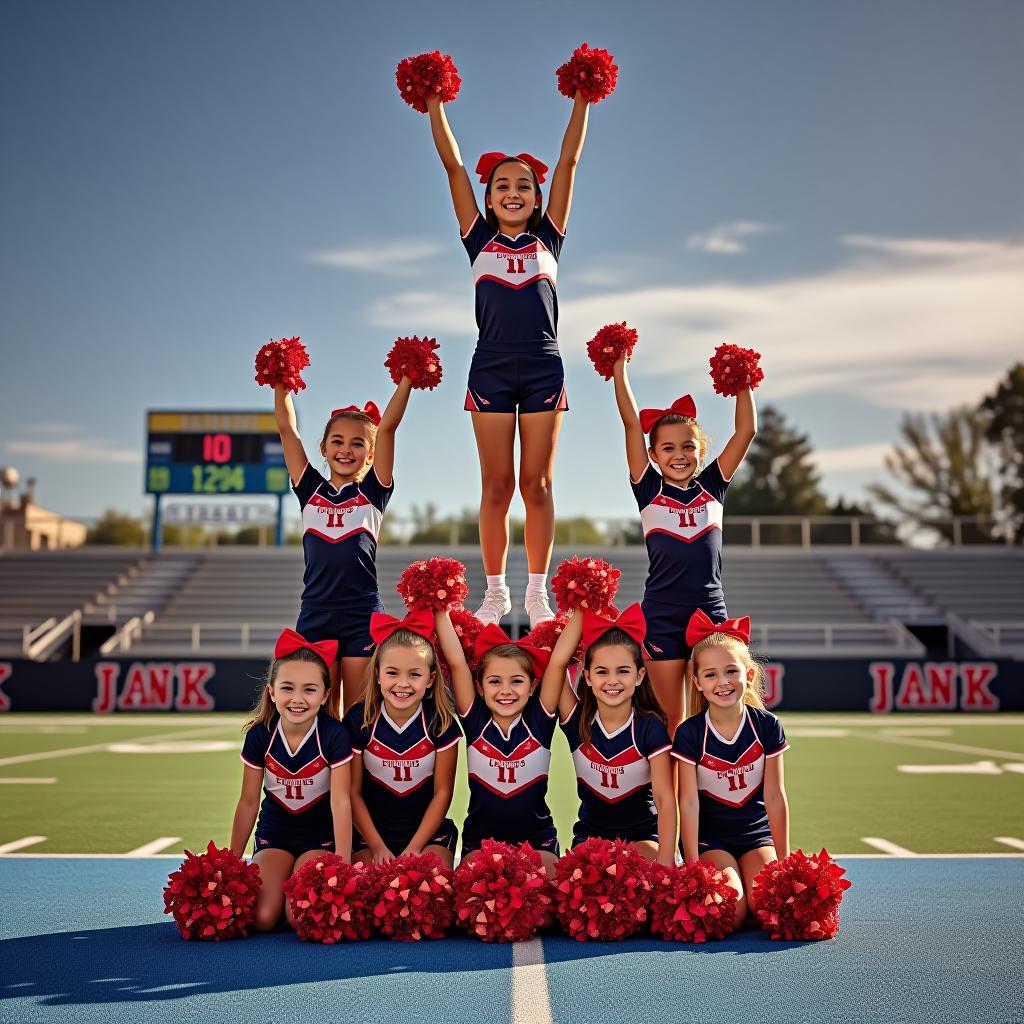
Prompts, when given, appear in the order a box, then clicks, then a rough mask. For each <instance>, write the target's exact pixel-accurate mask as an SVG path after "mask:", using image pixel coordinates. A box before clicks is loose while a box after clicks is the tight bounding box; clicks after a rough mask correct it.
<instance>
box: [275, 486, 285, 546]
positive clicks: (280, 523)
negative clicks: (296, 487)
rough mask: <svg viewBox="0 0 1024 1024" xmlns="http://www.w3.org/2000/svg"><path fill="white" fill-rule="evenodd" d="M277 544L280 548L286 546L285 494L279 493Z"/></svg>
mask: <svg viewBox="0 0 1024 1024" xmlns="http://www.w3.org/2000/svg"><path fill="white" fill-rule="evenodd" d="M276 541H277V546H278V547H279V548H283V547H284V495H283V494H279V495H278V496H277V533H276Z"/></svg>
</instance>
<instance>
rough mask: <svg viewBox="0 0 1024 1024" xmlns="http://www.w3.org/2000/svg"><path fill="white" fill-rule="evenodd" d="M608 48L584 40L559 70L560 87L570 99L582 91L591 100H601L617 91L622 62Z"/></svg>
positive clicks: (583, 95) (562, 92) (584, 96)
mask: <svg viewBox="0 0 1024 1024" xmlns="http://www.w3.org/2000/svg"><path fill="white" fill-rule="evenodd" d="M614 59H615V58H614V57H612V55H611V54H610V53H609V52H608V51H607V50H599V49H593V48H591V47H589V46H587V44H586V43H583V44H582V45H581V46H577V47H576V49H575V50H573V52H572V56H571V57H570V58H569V59H568V60H567V61H566V62H565V63H564V64H563V65H562V66H561V67H560V68H559V69H558V70H557V71H556V72H555V74H556V75H557V76H558V91H559V92H560V93H561V94H562V95H563V96H568V97H569V99H571V100H572V99H575V98H576V93H579V94H580V95H581V96H582V97H583V98H584V99H585V100H586V101H587V102H588V103H600V102H601V100H603V99H604V98H605V97H606V96H610V95H611V94H612V93H613V92H614V91H615V85H616V83H617V82H618V80H619V66H618V65H617V64H615V63H613V61H614Z"/></svg>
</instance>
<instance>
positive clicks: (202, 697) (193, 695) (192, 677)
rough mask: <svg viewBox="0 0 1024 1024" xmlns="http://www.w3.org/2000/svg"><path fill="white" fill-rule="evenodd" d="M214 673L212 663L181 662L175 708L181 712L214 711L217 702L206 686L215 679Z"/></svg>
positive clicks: (179, 664)
mask: <svg viewBox="0 0 1024 1024" xmlns="http://www.w3.org/2000/svg"><path fill="white" fill-rule="evenodd" d="M213 672H214V668H213V662H211V661H179V662H178V695H177V697H176V698H175V701H174V706H175V707H176V708H177V709H178V710H179V711H212V710H213V709H214V704H215V702H214V699H213V698H212V697H211V696H210V695H209V694H208V693H207V692H206V684H207V683H208V682H209V681H210V680H211V679H212V678H213Z"/></svg>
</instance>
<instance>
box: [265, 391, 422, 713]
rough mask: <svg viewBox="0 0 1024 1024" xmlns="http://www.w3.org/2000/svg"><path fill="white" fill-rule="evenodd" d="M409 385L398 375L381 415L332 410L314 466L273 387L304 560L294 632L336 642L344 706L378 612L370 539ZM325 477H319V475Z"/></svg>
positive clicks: (365, 660) (369, 408)
mask: <svg viewBox="0 0 1024 1024" xmlns="http://www.w3.org/2000/svg"><path fill="white" fill-rule="evenodd" d="M411 389H412V385H411V383H410V381H409V378H408V377H403V378H402V379H401V381H400V382H399V384H398V386H397V387H396V388H395V393H394V395H392V397H391V401H390V402H388V405H387V408H386V409H385V410H384V414H383V415H381V414H380V412H379V410H378V409H377V406H376V405H374V404H373V402H367V403H366V405H365V406H363V408H362V409H360V408H357V407H356V406H354V405H350V406H346V407H345V408H342V409H335V410H333V412H332V413H331V416H330V419H329V420H328V421H327V425H326V426H325V427H324V432H323V437H322V438H321V440H320V455H321V456H322V458H323V465H324V472H323V473H321V472H319V471H318V470H317V469H316V468H314V466H313V464H312V463H311V462H310V461H309V458H308V456H307V455H306V450H305V448H304V447H303V444H302V438H301V437H299V431H298V427H297V424H296V419H295V405H294V404H293V402H292V396H291V394H290V393H289V392H288V391H287V390H286V389H285V388H283V387H278V388H275V389H274V416H275V419H276V420H277V429H278V432H279V433H280V435H281V446H282V448H283V449H284V458H285V463H286V465H287V466H288V473H289V475H290V476H291V480H292V489H293V490H294V491H295V495H296V497H297V498H298V499H299V505H300V506H301V508H302V550H303V555H304V557H305V561H306V571H305V575H304V576H303V583H304V587H303V591H302V602H301V606H300V610H299V619H298V622H297V623H296V627H295V628H296V629H297V630H298V631H299V632H300V633H301V634H302V635H303V636H304V637H306V638H308V639H310V640H314V641H316V640H336V641H337V642H338V656H339V661H340V677H341V681H342V686H343V689H344V707H345V708H348V707H350V706H351V705H352V704H353V702H354V701H355V700H356V698H357V697H358V696H359V694H360V692H361V689H362V683H363V676H364V675H365V673H366V669H367V667H368V665H369V662H370V656H371V654H372V653H373V647H374V643H373V638H372V637H371V636H370V616H371V615H372V614H373V613H374V612H383V611H384V605H383V603H382V602H381V599H380V592H379V590H378V587H377V566H376V563H375V558H376V555H377V538H378V536H379V535H380V529H381V523H382V521H383V518H384V510H385V509H386V508H387V505H388V502H389V501H390V500H391V495H392V494H393V493H394V489H395V485H394V481H393V479H392V468H393V466H394V461H395V432H396V431H397V430H398V425H399V424H400V423H401V422H402V417H403V416H404V415H405V410H406V406H407V405H408V403H409V394H410V391H411ZM325 474H326V475H325ZM338 677H339V670H338V668H337V666H336V667H335V668H334V669H333V670H332V675H331V679H332V687H331V709H332V711H333V713H334V714H335V715H337V713H338V704H339V696H340V694H339V687H338Z"/></svg>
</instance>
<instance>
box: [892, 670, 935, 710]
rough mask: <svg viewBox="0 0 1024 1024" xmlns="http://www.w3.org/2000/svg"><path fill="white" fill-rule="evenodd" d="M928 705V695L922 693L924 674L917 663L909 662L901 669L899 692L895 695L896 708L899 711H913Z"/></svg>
mask: <svg viewBox="0 0 1024 1024" xmlns="http://www.w3.org/2000/svg"><path fill="white" fill-rule="evenodd" d="M929 705H930V701H929V699H928V694H926V693H925V692H924V674H923V673H922V672H921V666H920V665H918V664H917V662H914V661H912V662H910V663H909V664H908V665H907V666H906V668H904V669H903V679H902V681H901V682H900V692H899V693H898V694H897V695H896V707H897V708H899V710H900V711H914V710H919V709H921V708H927V707H929Z"/></svg>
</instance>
